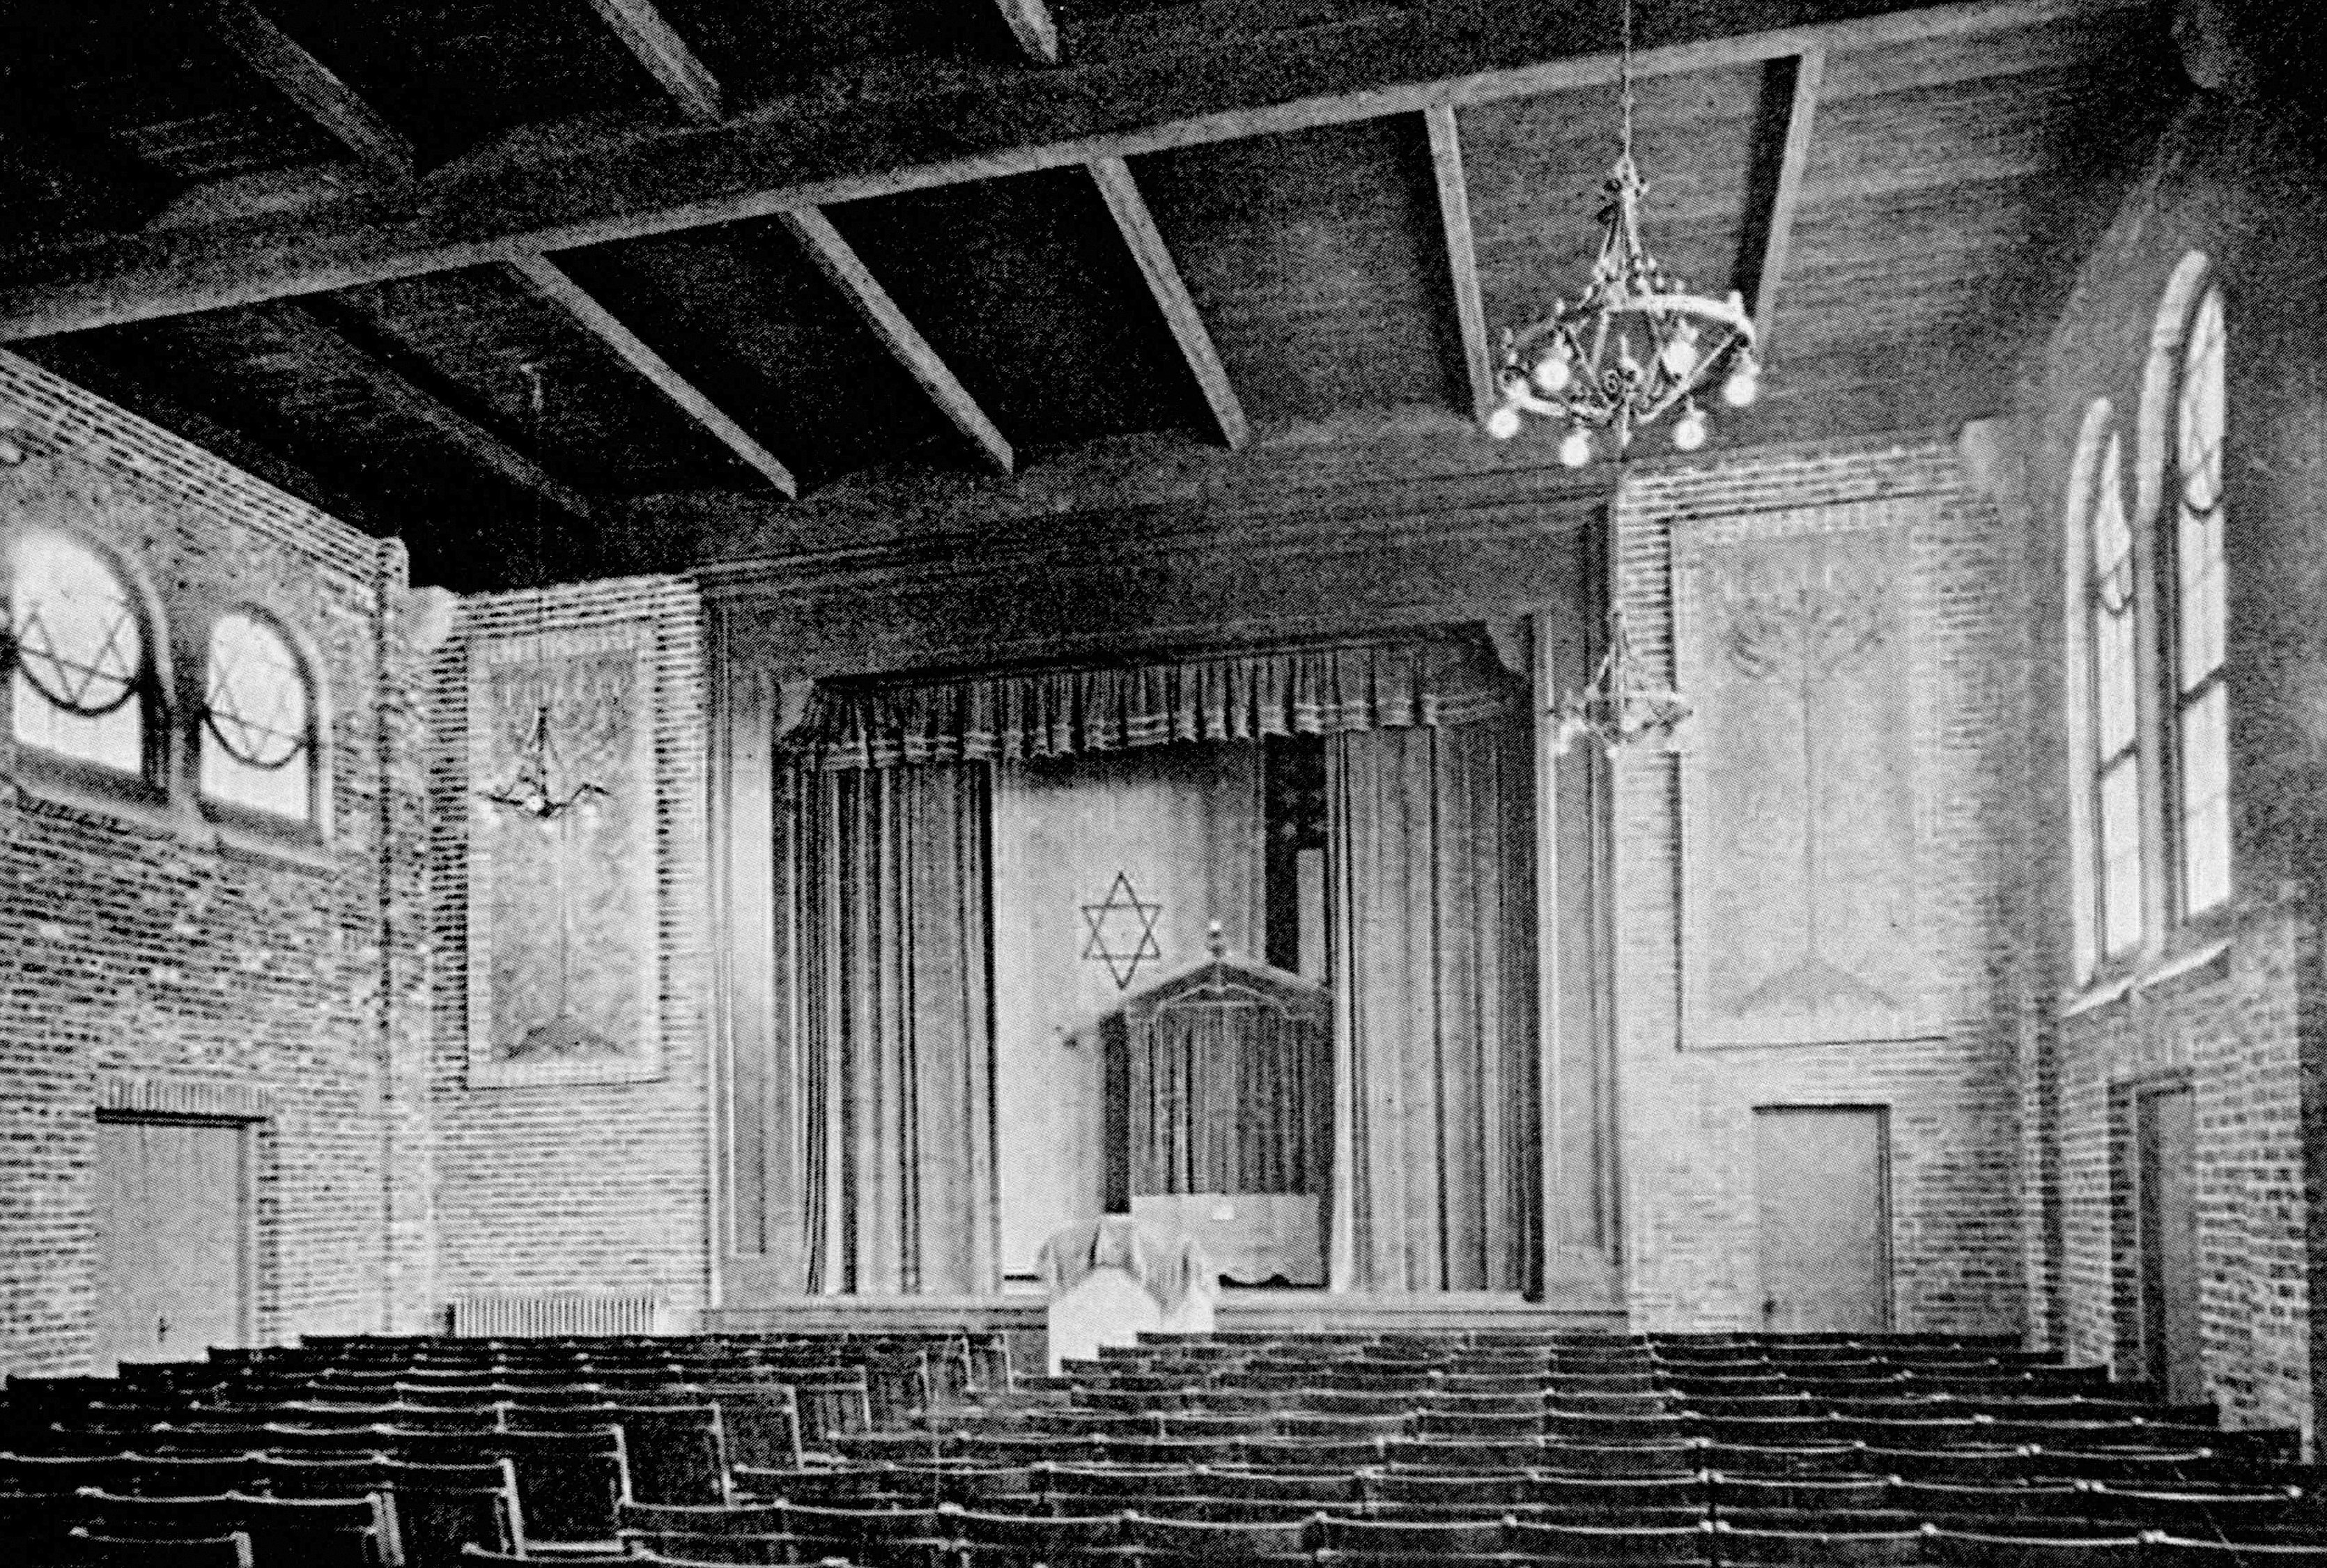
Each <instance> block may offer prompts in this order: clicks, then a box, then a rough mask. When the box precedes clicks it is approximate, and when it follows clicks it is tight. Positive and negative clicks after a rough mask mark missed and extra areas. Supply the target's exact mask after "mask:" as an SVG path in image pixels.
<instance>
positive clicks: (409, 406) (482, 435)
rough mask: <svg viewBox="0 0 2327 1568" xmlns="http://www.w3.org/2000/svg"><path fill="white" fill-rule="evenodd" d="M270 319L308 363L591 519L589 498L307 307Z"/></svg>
mask: <svg viewBox="0 0 2327 1568" xmlns="http://www.w3.org/2000/svg"><path fill="white" fill-rule="evenodd" d="M266 321H267V322H268V324H269V325H271V326H272V327H273V328H274V329H275V330H276V331H277V332H278V333H279V334H280V335H281V336H282V338H283V339H284V341H285V343H286V345H287V346H288V347H290V348H291V350H293V351H294V353H296V354H297V355H298V356H299V357H300V359H303V360H304V362H306V363H307V364H308V365H310V366H313V368H314V369H317V370H319V371H322V372H324V373H326V374H332V373H336V374H340V375H344V376H347V377H348V378H350V379H353V380H356V381H359V382H360V383H362V384H363V385H364V386H365V387H367V388H368V389H369V391H371V393H372V394H373V395H374V396H376V397H378V398H379V400H380V401H381V403H383V404H384V405H386V406H388V407H391V408H393V409H395V410H396V411H397V413H398V414H401V415H404V416H406V417H407V418H409V419H413V420H416V421H417V422H418V423H420V424H423V425H427V426H428V427H429V428H430V429H432V430H434V431H435V432H436V434H439V435H441V436H443V437H444V439H445V440H446V441H449V442H450V443H453V445H454V446H457V447H459V448H460V449H461V450H462V451H463V452H464V453H468V454H469V456H470V457H471V458H472V459H474V460H475V461H476V462H479V463H480V464H481V465H483V466H484V467H486V468H488V469H491V471H493V472H495V473H497V474H499V475H500V477H501V478H502V479H504V480H507V481H509V483H510V484H512V485H514V486H516V487H517V488H518V489H519V490H523V491H525V492H527V493H528V494H529V495H534V496H538V497H539V498H540V499H542V500H544V501H546V502H547V503H548V504H550V505H551V506H554V507H556V508H557V509H559V510H560V511H563V512H566V513H568V514H570V515H571V516H573V517H575V518H583V519H585V520H586V519H587V518H589V516H590V514H591V506H590V502H589V500H588V499H587V498H585V497H584V496H583V495H582V494H581V493H580V492H579V491H577V490H575V489H574V488H573V487H572V486H570V485H568V484H566V483H565V481H562V480H559V479H556V477H554V476H553V475H551V474H549V473H548V472H547V471H544V470H543V468H542V466H541V465H540V464H539V463H537V462H535V461H534V460H533V459H532V458H529V457H528V456H527V455H526V454H525V453H521V452H519V451H518V449H517V448H515V447H514V446H511V445H510V444H509V443H508V442H506V441H503V440H502V439H501V438H500V436H498V435H495V434H493V433H492V432H491V431H490V430H487V429H486V428H485V427H484V426H483V425H479V424H478V423H477V422H476V421H474V420H472V419H471V418H470V417H469V416H468V415H465V414H463V413H462V412H461V411H460V410H459V409H457V408H454V407H453V406H451V405H450V404H448V403H446V402H445V401H444V399H443V398H441V397H436V396H435V395H434V394H432V393H430V392H429V391H427V390H426V389H425V388H424V387H420V386H418V385H417V384H416V383H415V382H413V381H412V380H411V379H410V378H407V376H406V375H405V374H404V373H403V372H402V371H401V370H398V369H396V367H394V366H393V365H389V364H387V363H385V362H383V361H382V360H380V359H377V358H375V357H374V356H373V355H371V354H369V353H366V352H365V351H364V350H361V349H360V348H358V347H357V346H356V345H355V344H353V343H351V342H350V341H348V340H347V339H346V338H345V337H344V336H342V335H341V333H340V331H338V329H336V328H334V327H332V325H331V324H330V323H329V322H325V321H324V320H323V319H322V317H320V316H318V315H316V314H315V313H313V312H312V311H310V310H308V309H307V308H306V307H305V306H304V305H300V304H294V303H280V304H276V305H272V306H269V307H268V308H267V310H266Z"/></svg>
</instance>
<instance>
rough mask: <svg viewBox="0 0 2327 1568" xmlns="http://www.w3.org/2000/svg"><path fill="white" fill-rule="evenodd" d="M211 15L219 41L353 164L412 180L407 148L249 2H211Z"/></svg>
mask: <svg viewBox="0 0 2327 1568" xmlns="http://www.w3.org/2000/svg"><path fill="white" fill-rule="evenodd" d="M210 23H211V28H212V31H214V32H215V33H217V35H218V37H219V40H220V42H223V43H224V44H226V45H227V47H228V48H229V49H231V50H233V51H235V53H236V54H238V55H239V56H240V57H241V59H242V61H243V63H244V64H246V65H248V66H249V67H250V68H251V70H255V71H257V73H258V74H259V75H260V76H262V77H265V78H266V79H267V80H268V81H270V82H272V83H274V84H275V87H276V90H277V91H279V92H281V93H282V94H283V96H284V97H285V98H289V99H290V100H291V101H292V102H293V103H294V104H297V105H298V106H299V107H300V108H301V109H302V110H304V112H305V113H306V115H307V117H308V118H310V119H312V120H313V121H314V122H315V124H316V125H318V126H322V128H323V129H324V130H326V131H328V132H330V133H331V135H332V136H333V137H335V138H337V139H338V141H339V142H340V143H341V145H343V146H345V147H346V148H347V149H348V151H349V152H350V153H352V154H355V157H356V161H357V162H358V163H361V164H363V166H364V167H365V168H366V169H368V170H369V171H370V172H371V173H373V174H374V175H375V176H377V177H378V178H380V179H385V180H406V179H409V178H410V177H411V175H412V144H411V143H410V142H408V141H407V140H406V139H405V138H404V136H403V135H401V134H400V133H399V132H398V131H397V129H396V127H395V126H391V125H389V124H388V122H387V121H386V120H384V119H382V118H380V117H379V113H378V110H376V109H374V108H373V107H371V105H369V103H367V102H365V101H364V99H363V97H362V95H361V94H360V93H358V92H357V91H356V90H355V89H353V88H351V87H350V86H348V84H347V83H346V82H344V81H341V79H339V78H338V77H337V76H335V75H333V74H332V71H331V70H330V69H329V68H328V67H326V66H325V65H324V64H323V62H322V61H319V60H317V59H316V58H315V57H314V56H313V55H312V54H310V53H308V52H307V51H305V50H304V49H303V48H301V47H300V46H299V43H298V42H297V41H296V40H295V39H294V38H292V37H291V36H290V35H289V34H288V33H285V32H284V31H283V29H282V28H280V27H278V26H276V24H275V22H274V19H273V18H271V17H269V16H268V15H267V14H266V13H265V12H263V11H261V10H259V9H258V7H257V5H253V4H251V0H213V3H212V5H211V6H210Z"/></svg>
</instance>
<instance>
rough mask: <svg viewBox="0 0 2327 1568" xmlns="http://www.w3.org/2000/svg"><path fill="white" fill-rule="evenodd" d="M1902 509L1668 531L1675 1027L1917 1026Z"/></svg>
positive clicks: (1887, 1031)
mask: <svg viewBox="0 0 2327 1568" xmlns="http://www.w3.org/2000/svg"><path fill="white" fill-rule="evenodd" d="M1906 516H1907V513H1906V512H1905V511H1904V509H1894V508H1893V507H1892V506H1891V505H1889V504H1887V503H1884V502H1881V501H1876V502H1871V503H1860V504H1853V505H1846V506H1839V507H1824V508H1810V509H1804V510H1801V511H1798V512H1790V513H1786V514H1783V515H1782V516H1780V517H1776V518H1773V517H1771V516H1769V515H1761V516H1756V517H1753V518H1750V519H1745V521H1746V522H1747V523H1748V524H1749V525H1750V526H1747V527H1739V526H1738V523H1739V521H1740V519H1708V520H1706V522H1704V523H1702V524H1700V525H1699V526H1697V527H1694V528H1688V529H1683V530H1679V531H1677V535H1676V538H1675V541H1674V543H1675V547H1676V551H1677V557H1676V560H1675V578H1676V582H1675V590H1676V593H1677V598H1678V610H1679V614H1678V616H1677V624H1676V627H1675V632H1676V638H1677V649H1676V651H1677V655H1678V658H1679V664H1680V677H1681V687H1682V690H1684V691H1685V692H1687V694H1688V695H1689V696H1690V697H1691V699H1692V700H1693V701H1694V702H1695V703H1696V709H1697V712H1696V719H1695V720H1694V722H1693V725H1692V731H1693V733H1690V734H1689V736H1688V738H1687V742H1685V743H1686V745H1687V758H1686V760H1685V761H1684V763H1683V767H1682V771H1681V796H1682V859H1681V870H1682V894H1683V901H1684V913H1683V919H1684V921H1685V932H1686V937H1687V945H1686V947H1685V949H1684V954H1683V961H1682V987H1683V1001H1684V1007H1685V1013H1684V1022H1683V1041H1684V1043H1685V1044H1687V1045H1691V1046H1700V1047H1706V1046H1734V1045H1782V1044H1797V1043H1800V1044H1808V1043H1814V1042H1826V1041H1850V1040H1888V1039H1900V1038H1906V1037H1911V1036H1914V1035H1917V1034H1920V1033H1923V1032H1926V1031H1929V1030H1930V1027H1931V1021H1930V1018H1929V1016H1928V1011H1929V1010H1928V1008H1927V1006H1926V1004H1925V1001H1924V998H1923V996H1922V994H1921V989H1922V977H1923V975H1924V972H1925V968H1926V966H1925V965H1924V963H1923V955H1922V953H1921V951H1920V933H1919V930H1918V924H1917V910H1916V901H1917V896H1918V887H1919V885H1920V882H1921V879H1922V873H1923V870H1924V868H1923V867H1922V866H1921V865H1920V863H1919V858H1918V854H1917V834H1916V826H1915V824H1916V813H1917V803H1918V789H1919V764H1918V760H1917V759H1918V747H1917V745H1916V726H1917V724H1918V722H1919V721H1918V716H1917V713H1916V703H1915V692H1916V689H1917V685H1918V683H1917V681H1916V667H1917V663H1918V660H1919V658H1920V639H1919V633H1918V628H1917V607H1916V603H1915V599H1916V593H1915V585H1914V579H1913V576H1912V574H1911V569H1910V564H1909V554H1908V546H1909V535H1908V528H1907V526H1906V520H1905V519H1906Z"/></svg>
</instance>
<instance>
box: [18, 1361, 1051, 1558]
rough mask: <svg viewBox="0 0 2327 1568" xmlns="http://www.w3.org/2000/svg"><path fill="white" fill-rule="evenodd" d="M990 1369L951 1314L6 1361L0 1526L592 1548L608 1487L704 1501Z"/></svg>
mask: <svg viewBox="0 0 2327 1568" xmlns="http://www.w3.org/2000/svg"><path fill="white" fill-rule="evenodd" d="M989 1380H990V1383H989ZM1009 1381H1010V1367H1009V1364H1008V1360H1007V1346H1006V1343H1004V1342H1000V1341H999V1340H998V1339H996V1338H995V1337H994V1336H986V1335H977V1334H970V1333H967V1332H954V1331H947V1332H938V1333H932V1334H928V1335H921V1336H883V1337H878V1338H866V1337H860V1336H852V1335H819V1336H813V1337H808V1338H801V1337H798V1336H785V1337H778V1336H749V1337H743V1336H687V1337H671V1338H654V1339H645V1338H624V1339H613V1338H607V1339H582V1340H523V1339H515V1340H473V1339H395V1338H388V1337H372V1336H352V1337H347V1338H342V1339H310V1340H308V1341H306V1342H305V1343H304V1344H302V1345H301V1346H298V1347H294V1348H280V1349H265V1350H258V1351H250V1350H227V1349H220V1350H216V1351H213V1352H212V1353H211V1354H210V1357H208V1358H206V1359H204V1360H202V1361H199V1362H194V1361H188V1362H154V1363H144V1364H138V1363H126V1364H124V1365H123V1366H122V1367H120V1368H119V1370H118V1372H117V1376H115V1377H104V1378H98V1377H64V1378H23V1377H15V1378H11V1379H10V1380H9V1382H8V1385H7V1386H6V1389H5V1395H0V1539H7V1540H12V1541H18V1542H22V1543H23V1544H24V1545H25V1547H26V1549H27V1551H28V1552H29V1554H30V1557H29V1559H28V1560H29V1561H33V1562H49V1561H55V1562H60V1563H62V1562H72V1563H79V1562H83V1561H90V1560H95V1559H93V1558H92V1557H91V1555H90V1554H92V1553H96V1552H98V1551H99V1550H100V1549H102V1550H104V1551H113V1552H117V1553H118V1552H132V1553H133V1554H135V1556H136V1560H137V1561H140V1562H145V1561H154V1562H156V1563H159V1562H162V1561H164V1558H163V1557H162V1556H161V1555H159V1554H164V1553H167V1552H171V1551H177V1552H181V1553H186V1554H192V1556H190V1557H186V1558H184V1559H183V1560H184V1561H189V1562H199V1563H212V1562H217V1563H238V1562H240V1561H241V1554H251V1555H253V1557H254V1562H255V1568H293V1565H294V1564H295V1565H297V1568H310V1565H313V1568H403V1565H407V1564H409V1565H411V1568H445V1565H448V1564H453V1563H458V1562H460V1561H461V1560H462V1557H463V1552H464V1550H469V1549H472V1550H477V1551H483V1552H489V1553H500V1554H510V1555H517V1554H528V1553H530V1552H538V1551H541V1550H545V1549H547V1550H554V1549H555V1548H556V1545H558V1544H560V1543H568V1544H571V1543H585V1544H594V1545H603V1544H606V1543H609V1542H612V1541H613V1540H615V1539H616V1538H617V1534H618V1531H619V1530H620V1529H621V1527H622V1526H623V1523H624V1521H623V1518H622V1516H621V1512H620V1510H621V1509H622V1508H623V1507H627V1506H631V1505H633V1504H639V1503H645V1504H668V1505H674V1506H687V1505H695V1506H708V1507H721V1506H724V1505H725V1504H727V1503H728V1502H729V1501H731V1500H732V1498H733V1497H734V1493H733V1490H732V1488H733V1481H734V1471H735V1470H736V1469H737V1467H738V1466H743V1467H746V1468H753V1467H757V1468H771V1469H778V1470H793V1469H797V1468H799V1467H800V1466H801V1465H802V1464H803V1462H804V1461H808V1460H812V1459H814V1458H816V1457H818V1449H817V1447H816V1446H815V1445H817V1444H819V1443H823V1442H829V1441H830V1440H832V1439H834V1438H836V1437H838V1436H841V1435H844V1434H848V1433H857V1434H863V1433H869V1432H871V1431H873V1430H876V1429H878V1428H880V1427H881V1426H883V1424H884V1423H885V1424H887V1425H890V1426H894V1425H896V1424H899V1423H902V1422H905V1421H907V1420H909V1419H912V1418H915V1417H918V1416H919V1415H920V1414H921V1413H922V1412H924V1411H926V1410H927V1409H929V1408H930V1407H932V1406H933V1405H941V1404H944V1403H947V1402H949V1401H954V1400H959V1399H962V1398H964V1397H967V1396H972V1395H982V1394H985V1393H986V1392H988V1391H989V1388H991V1389H1006V1387H1007V1386H1008V1384H1009ZM115 1541H124V1542H134V1543H137V1544H138V1545H136V1546H135V1547H131V1546H122V1547H118V1548H117V1547H115V1546H113V1545H109V1544H108V1543H111V1542H115ZM166 1560H167V1561H169V1562H173V1563H174V1562H178V1561H180V1560H181V1559H180V1558H177V1557H170V1558H167V1559H166Z"/></svg>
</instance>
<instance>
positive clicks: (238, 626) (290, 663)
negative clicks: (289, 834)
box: [201, 610, 315, 822]
mask: <svg viewBox="0 0 2327 1568" xmlns="http://www.w3.org/2000/svg"><path fill="white" fill-rule="evenodd" d="M203 690H204V694H205V695H204V697H203V704H202V738H201V789H202V793H203V794H204V795H205V796H207V797H209V798H210V799H213V800H221V801H225V802H227V803H228V804H229V805H234V806H241V807H248V808H250V809H251V810H254V811H265V812H268V813H271V814H272V815H274V816H276V817H289V818H292V819H293V820H295V821H300V822H305V821H308V820H310V819H311V818H312V817H313V814H314V796H315V789H314V734H313V712H314V703H313V699H312V695H311V694H310V692H309V691H308V686H307V674H306V671H305V669H304V667H302V666H301V664H300V662H299V658H298V656H297V655H296V654H295V653H294V652H293V651H292V650H291V645H290V643H288V642H287V641H285V639H284V637H283V634H282V633H281V632H280V631H278V630H276V629H275V628H274V627H273V626H272V625H270V624H268V623H267V622H266V621H264V620H262V619H260V618H259V617H258V616H257V615H253V614H251V613H249V612H248V611H239V610H238V611H231V612H229V613H228V614H225V615H221V616H220V617H219V618H218V620H217V621H216V622H215V623H214V624H212V626H211V627H210V665H209V671H208V675H207V677H206V678H205V681H204V685H203Z"/></svg>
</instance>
